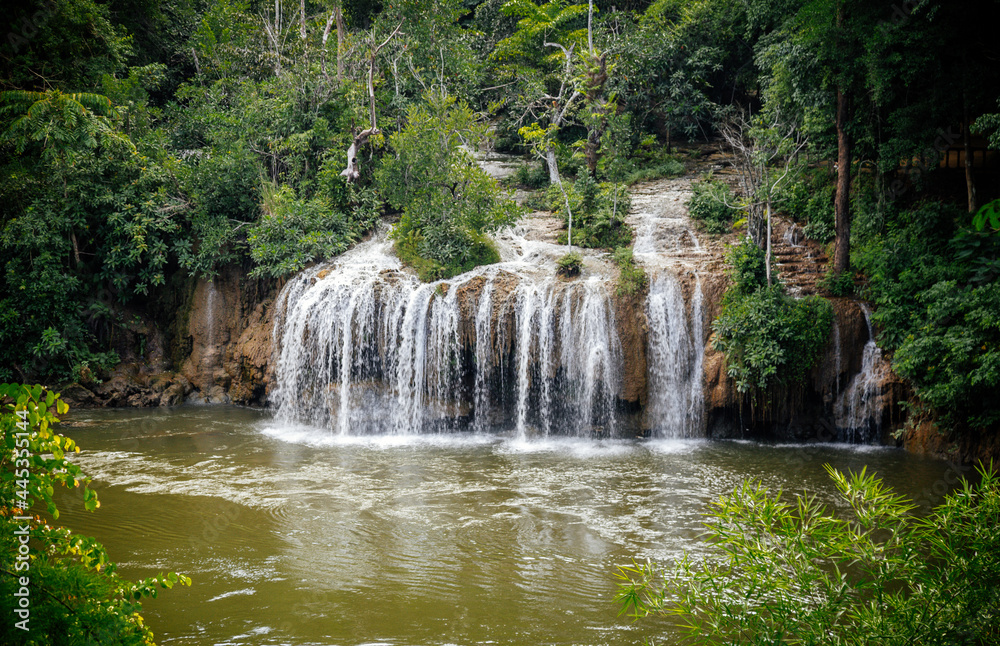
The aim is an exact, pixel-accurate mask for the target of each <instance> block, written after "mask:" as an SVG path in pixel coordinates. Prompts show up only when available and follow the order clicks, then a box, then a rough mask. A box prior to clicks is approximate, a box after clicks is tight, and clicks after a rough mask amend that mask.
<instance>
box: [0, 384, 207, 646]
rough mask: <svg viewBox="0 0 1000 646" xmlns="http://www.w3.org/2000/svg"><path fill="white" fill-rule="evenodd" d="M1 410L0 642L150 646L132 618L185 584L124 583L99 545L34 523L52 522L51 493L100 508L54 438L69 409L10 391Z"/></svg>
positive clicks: (3, 390) (3, 391) (0, 393)
mask: <svg viewBox="0 0 1000 646" xmlns="http://www.w3.org/2000/svg"><path fill="white" fill-rule="evenodd" d="M0 405H2V406H3V409H2V411H0V432H2V433H3V452H2V454H0V455H2V457H0V495H2V496H3V500H4V503H3V506H2V507H0V542H2V547H0V559H2V560H3V563H2V566H0V600H2V601H0V611H2V612H3V615H4V618H5V620H4V621H3V623H2V625H0V640H2V641H3V643H5V644H11V646H13V645H15V644H35V645H39V646H42V645H47V644H53V645H55V644H66V645H75V644H79V645H81V646H83V645H85V644H86V645H89V644H102V645H103V644H122V645H125V644H134V645H136V646H140V645H148V644H152V643H153V642H152V639H153V633H152V631H150V629H149V628H148V627H147V626H146V624H145V623H144V621H143V619H142V616H141V615H140V614H139V612H140V611H141V609H142V605H141V601H142V600H143V599H144V598H146V597H156V595H157V590H158V589H160V588H171V587H173V586H174V585H175V584H177V583H180V584H181V585H190V584H191V580H190V579H189V578H187V577H185V576H179V575H177V574H174V573H169V574H161V575H159V576H155V577H152V578H149V579H144V580H142V581H129V580H127V579H123V578H121V577H120V576H118V574H117V572H116V566H115V564H114V563H113V562H111V561H110V560H109V557H108V554H107V552H106V551H105V550H104V548H103V547H102V546H101V544H100V543H98V542H97V541H95V540H94V539H93V538H90V537H88V536H82V535H79V534H75V533H73V532H71V531H70V530H68V529H66V528H63V527H57V526H53V525H50V524H49V523H48V522H47V521H46V520H45V519H44V518H43V517H42V516H41V515H40V514H42V513H47V514H48V515H49V516H51V517H52V518H53V519H58V518H59V510H58V508H57V507H56V504H55V502H54V496H55V487H57V486H58V487H65V488H67V489H70V490H73V491H78V492H79V493H80V500H81V502H82V503H83V505H84V507H85V508H86V509H87V510H88V511H94V510H96V509H97V508H98V507H99V506H100V503H99V502H98V500H97V494H96V493H95V492H94V490H92V489H90V487H89V484H90V478H88V477H86V476H85V475H84V474H83V473H81V471H80V467H79V466H77V465H75V464H73V462H72V461H70V460H69V459H68V456H69V455H72V454H73V453H78V452H79V451H80V449H79V447H77V445H76V443H75V442H74V441H73V440H71V439H70V438H68V437H66V436H63V435H59V434H58V433H56V432H55V430H54V429H55V425H56V424H57V423H58V421H59V420H58V418H57V417H56V415H57V414H58V415H63V414H65V413H66V411H67V410H68V406H67V405H66V404H65V403H64V402H63V401H62V400H61V399H59V395H58V394H56V393H54V392H52V391H50V390H49V391H47V390H45V389H43V388H42V387H41V386H33V387H30V388H29V387H27V386H20V385H16V384H0ZM21 537H25V538H24V539H23V540H22V538H21ZM25 541H28V542H25ZM21 622H23V623H21ZM18 623H21V625H20V626H18Z"/></svg>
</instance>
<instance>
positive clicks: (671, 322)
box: [646, 271, 705, 437]
mask: <svg viewBox="0 0 1000 646" xmlns="http://www.w3.org/2000/svg"><path fill="white" fill-rule="evenodd" d="M703 316H704V314H703V312H702V293H701V281H700V280H699V281H697V283H696V286H695V289H694V294H693V296H692V298H691V311H690V315H689V314H688V308H687V305H686V303H685V300H684V294H683V289H682V285H681V282H680V280H679V278H678V277H677V276H676V275H675V274H674V273H672V272H670V271H663V272H660V273H659V275H657V276H656V277H655V278H654V279H653V280H652V282H651V284H650V287H649V299H648V301H647V303H646V317H647V320H648V321H649V404H648V406H647V413H646V414H647V418H648V420H649V426H650V428H651V429H652V430H653V433H654V434H655V435H658V436H660V437H698V436H701V435H702V434H703V432H702V412H703V410H704V390H703V385H702V375H703V364H704V359H705V345H704V342H703V341H702V337H703V329H702V325H703V324H702V318H703Z"/></svg>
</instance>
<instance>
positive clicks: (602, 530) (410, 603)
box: [60, 406, 954, 646]
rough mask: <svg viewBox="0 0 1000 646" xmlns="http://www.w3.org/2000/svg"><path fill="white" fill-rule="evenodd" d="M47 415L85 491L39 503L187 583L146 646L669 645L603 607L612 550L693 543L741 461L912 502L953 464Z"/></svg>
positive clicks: (203, 411) (896, 454)
mask: <svg viewBox="0 0 1000 646" xmlns="http://www.w3.org/2000/svg"><path fill="white" fill-rule="evenodd" d="M67 421H68V422H69V423H68V424H67V428H65V429H64V432H65V433H66V434H68V435H70V436H71V437H73V438H74V439H76V440H77V441H78V443H79V444H80V445H81V446H82V447H83V449H84V450H83V453H81V454H80V455H79V456H78V457H77V458H76V459H77V461H78V462H79V463H80V464H81V465H82V466H83V467H84V470H85V471H86V472H87V473H88V474H90V475H91V476H93V477H94V486H95V487H96V488H97V489H98V492H99V495H100V499H101V503H102V505H101V508H100V509H99V510H98V511H97V512H96V513H94V514H91V513H87V512H84V511H82V501H80V500H79V499H77V498H75V497H74V496H75V494H65V495H63V497H62V499H61V508H62V510H63V514H62V516H60V522H61V523H63V524H65V525H67V526H69V527H72V528H73V529H75V530H77V531H79V532H82V533H85V534H89V535H93V536H96V537H97V538H98V539H99V540H101V541H102V542H103V543H104V544H105V546H106V547H107V548H108V550H109V552H110V554H111V556H112V559H113V560H115V561H117V562H118V563H119V565H120V573H121V574H122V575H123V576H126V577H130V578H138V577H145V576H151V575H153V574H156V573H158V572H162V571H177V572H182V573H184V574H187V575H189V576H190V577H191V578H192V579H193V581H194V584H193V586H192V587H190V588H176V589H174V590H170V591H164V592H163V594H161V596H160V598H159V599H156V600H150V601H147V602H146V603H145V604H144V609H143V613H142V614H143V616H144V617H145V618H146V619H147V622H148V623H149V625H150V626H152V628H153V630H154V632H155V633H156V638H157V642H158V643H159V644H161V645H165V644H185V645H192V646H193V645H198V646H208V645H210V644H212V645H214V644H227V645H228V644H246V645H250V644H253V645H272V644H273V645H277V644H290V645H294V646H305V645H324V646H332V645H361V644H392V645H400V646H404V645H413V646H416V645H438V644H440V645H444V644H505V645H506V644H525V645H527V644H567V645H568V644H578V645H597V644H640V643H642V641H643V639H655V640H656V641H657V643H666V644H670V643H675V642H676V637H675V636H673V635H672V634H671V632H670V628H669V626H667V625H666V624H665V623H664V622H662V621H655V620H648V621H645V622H640V623H639V624H631V623H630V622H629V621H627V620H625V619H619V618H618V617H617V616H616V614H617V608H616V606H615V604H614V603H613V600H612V597H613V595H614V592H615V581H614V576H613V575H614V572H615V567H616V566H617V565H620V564H625V563H628V562H629V561H630V559H632V558H633V557H635V558H638V559H646V558H652V559H654V560H668V559H671V558H674V557H676V556H678V555H679V554H681V552H682V551H685V550H687V551H694V552H696V553H699V552H701V551H702V550H704V549H705V547H706V544H705V543H703V542H702V541H701V540H700V539H699V534H700V532H701V528H702V526H701V523H702V520H703V517H702V515H701V514H702V512H704V511H705V509H706V506H707V504H708V503H709V502H710V501H711V500H713V499H715V498H717V497H718V496H720V495H722V494H725V493H727V492H729V491H730V490H731V489H732V488H733V487H734V486H735V485H736V483H737V482H739V481H740V479H741V478H743V477H745V476H749V477H755V478H760V479H761V480H762V481H763V482H764V483H765V484H767V485H768V486H769V487H772V488H773V489H777V488H782V489H784V490H785V491H801V490H802V489H807V490H809V491H810V492H812V493H815V494H817V495H819V496H820V499H828V500H832V499H833V487H832V485H831V483H830V481H829V480H828V478H827V476H826V474H825V472H824V470H823V468H822V465H823V464H831V465H833V466H835V467H837V468H840V469H860V468H861V467H863V466H868V467H869V469H874V470H875V471H876V472H877V473H878V474H879V475H881V476H882V477H884V478H885V480H886V482H887V483H888V484H889V485H891V486H893V487H895V488H897V489H898V490H899V491H901V492H904V493H907V494H909V495H910V496H912V497H914V498H916V499H918V500H919V501H921V502H923V503H931V502H937V500H938V498H936V497H935V496H937V495H939V494H940V493H941V492H942V491H944V489H945V488H946V486H945V482H953V481H954V477H953V476H954V471H953V470H950V468H949V466H948V465H947V464H946V463H944V462H940V461H935V460H930V459H925V458H920V457H916V456H913V455H909V454H906V453H904V452H902V451H899V450H895V449H886V448H879V447H872V446H861V447H859V446H847V445H765V444H758V443H751V442H743V441H708V440H627V439H626V440H592V439H582V438H565V439H538V440H518V439H516V438H517V433H516V432H515V429H511V431H510V432H509V433H506V434H504V433H500V434H488V435H475V434H471V433H462V434H440V435H403V436H393V435H383V436H367V437H352V436H340V435H336V434H334V433H332V432H331V431H329V430H320V429H315V428H309V427H297V426H290V425H288V424H287V423H281V422H278V421H276V419H275V418H274V416H273V414H272V413H268V412H264V411H256V410H250V409H243V408H236V407H229V406H212V407H193V406H185V407H180V408H176V409H169V410H167V409H160V410H141V409H140V410H95V411H76V412H73V413H72V414H71V415H70V416H69V417H68V420H67Z"/></svg>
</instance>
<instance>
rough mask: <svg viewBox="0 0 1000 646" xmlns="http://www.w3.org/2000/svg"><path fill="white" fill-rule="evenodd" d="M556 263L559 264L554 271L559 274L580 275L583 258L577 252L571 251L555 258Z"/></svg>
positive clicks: (567, 275) (568, 276)
mask: <svg viewBox="0 0 1000 646" xmlns="http://www.w3.org/2000/svg"><path fill="white" fill-rule="evenodd" d="M556 264H557V265H558V266H559V269H557V270H556V271H557V272H558V273H559V275H560V276H566V277H567V278H571V277H574V276H579V275H580V270H581V269H583V258H581V257H580V254H578V253H577V252H575V251H571V252H569V253H568V254H566V255H565V256H563V257H562V258H560V259H559V260H557V261H556Z"/></svg>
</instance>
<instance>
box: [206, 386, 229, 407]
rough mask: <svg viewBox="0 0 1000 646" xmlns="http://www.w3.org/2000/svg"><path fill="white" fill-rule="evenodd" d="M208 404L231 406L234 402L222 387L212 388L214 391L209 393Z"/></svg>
mask: <svg viewBox="0 0 1000 646" xmlns="http://www.w3.org/2000/svg"><path fill="white" fill-rule="evenodd" d="M208 403H209V404H229V403H232V400H230V399H229V395H228V394H227V393H226V389H225V388H223V387H222V386H212V389H211V390H209V391H208Z"/></svg>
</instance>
